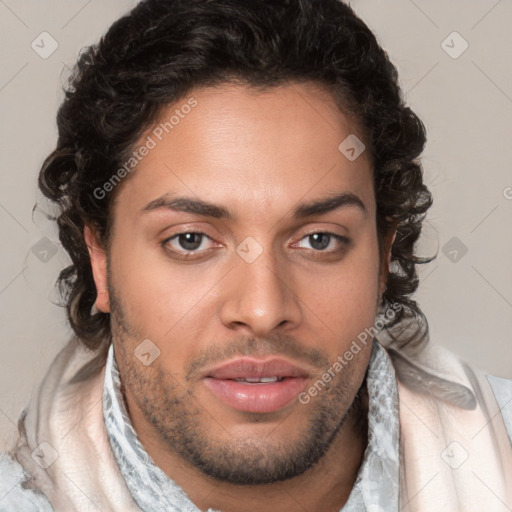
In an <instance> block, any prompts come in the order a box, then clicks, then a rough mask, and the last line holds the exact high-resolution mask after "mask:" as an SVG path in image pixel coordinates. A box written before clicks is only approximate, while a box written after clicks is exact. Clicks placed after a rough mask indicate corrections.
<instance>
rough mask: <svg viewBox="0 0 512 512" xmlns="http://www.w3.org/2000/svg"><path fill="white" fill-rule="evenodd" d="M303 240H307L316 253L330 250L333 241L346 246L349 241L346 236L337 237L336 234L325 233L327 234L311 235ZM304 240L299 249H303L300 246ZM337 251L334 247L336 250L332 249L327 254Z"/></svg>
mask: <svg viewBox="0 0 512 512" xmlns="http://www.w3.org/2000/svg"><path fill="white" fill-rule="evenodd" d="M302 240H307V241H308V242H309V243H310V245H311V247H312V248H313V249H314V250H316V251H325V250H326V249H328V248H329V246H330V245H331V242H332V241H333V240H334V241H335V242H337V243H338V244H340V243H341V244H346V243H347V239H346V238H345V237H344V236H341V235H337V234H335V233H325V232H319V233H311V234H310V235H306V236H305V237H304V238H302ZM302 240H301V241H300V242H299V243H298V245H299V247H303V246H301V245H300V244H301V242H302ZM335 245H336V244H335ZM306 249H307V247H306ZM336 250H337V248H336V247H334V248H333V247H331V248H330V249H328V250H327V251H326V252H330V251H336Z"/></svg>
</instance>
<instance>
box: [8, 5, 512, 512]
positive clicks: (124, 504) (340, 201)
mask: <svg viewBox="0 0 512 512" xmlns="http://www.w3.org/2000/svg"><path fill="white" fill-rule="evenodd" d="M58 127H59V139H58V143H57V148H56V149H55V151H54V152H53V153H52V154H51V155H50V156H49V157H48V158H47V160H46V161H45V163H44V165H43V168H42V170H41V174H40V181H39V183H40V187H41V189H42V191H43V193H44V194H45V195H46V196H47V197H48V198H50V199H51V200H53V201H54V202H55V203H56V205H57V207H58V208H59V216H58V225H59V229H60V239H61V242H62V244H63V246H64V247H65V248H66V250H67V251H68V253H69V254H70V257H71V260H72V265H71V266H70V267H68V268H66V269H65V270H63V272H62V274H61V276H60V284H61V287H62V290H63V292H64V293H65V301H66V305H67V311H68V317H69V321H70V324H71V326H72V328H73V330H74V332H75V334H76V337H75V339H73V340H72V341H71V342H70V343H69V344H68V345H67V346H66V347H65V348H64V350H63V351H62V352H61V353H60V354H59V355H58V356H57V358H56V359H55V361H54V363H53V364H52V366H51V368H50V369H49V372H48V374H47V376H46V378H45V379H44V381H43V383H42V386H41V388H40V389H39V391H38V393H36V394H35V395H34V398H33V400H32V401H31V403H30V404H29V406H28V407H27V409H25V411H24V413H23V414H22V417H21V419H20V423H19V430H20V439H19V442H18V443H17V446H15V447H13V449H12V451H11V452H10V453H9V454H7V455H5V456H4V457H3V459H2V463H1V466H0V467H1V474H2V484H1V485H0V490H1V492H0V510H9V511H11V510H45V511H46V510H56V511H72V510H76V511H89V510H101V511H123V512H124V511H130V510H144V511H160V510H162V511H163V510H165V511H169V510H174V511H198V510H222V511H223V512H234V511H237V512H245V511H252V510H258V511H262V512H267V511H276V510H287V511H297V512H298V511H308V512H334V511H339V510H343V511H369V512H370V511H386V512H388V511H395V510H396V511H398V510H404V511H426V510H439V509H443V510H450V511H472V510H475V511H476V510H478V511H480V510H482V508H483V507H484V506H485V507H486V509H488V510H493V511H502V510H503V511H504V510H510V509H511V508H510V507H511V506H512V445H511V441H510V439H511V437H512V418H511V414H510V408H507V404H508V402H509V401H510V400H512V385H511V383H510V382H507V381H505V380H503V379H497V378H492V377H487V376H485V375H483V374H482V373H481V372H479V371H478V370H475V369H472V368H470V367H469V366H468V365H466V364H465V363H463V362H461V361H459V360H458V359H457V358H455V357H454V356H453V355H451V354H449V353H447V352H444V351H441V349H440V348H437V347H435V346H434V345H432V343H431V342H429V340H428V327H427V323H426V320H425V318H424V316H423V314H422V312H421V310H420V309H419V307H418V305H417V304H416V303H415V301H414V300H413V299H412V298H411V295H412V294H413V293H414V291H415V290H416V288H417V285H418V279H417V274H416V264H418V263H422V262H424V260H421V259H419V258H417V257H416V256H415V254H414V244H415V242H416V241H417V239H418V237H419V234H420V231H421V224H422V220H423V218H424V216H425V214H426V212H427V210H428V208H429V207H430V205H431V202H432V200H431V196H430V193H429V191H428V189H427V188H426V186H425V185H424V184H423V178H422V170H421V166H420V163H419V161H418V156H419V155H420V153H421V151H422V149H423V146H424V144H425V131H424V127H423V125H422V123H421V121H420V120H419V119H418V118H417V117H416V115H415V114H414V113H413V112H412V111H411V110H410V109H409V108H408V107H407V106H405V105H404V103H403V100H402V99H401V95H400V89H399V87H398V85H397V75H396V70H395V68H394V67H393V66H392V64H391V63H390V62H389V60H388V58H387V55H386V54H385V52H384V51H383V50H382V49H381V48H380V47H379V46H378V44H377V42H376V40H375V38H374V36H373V35H372V33H371V32H370V31H369V29H368V28H367V27H366V26H365V24H364V23H363V22H362V21H361V20H359V19H358V18H357V17H356V16H355V14H354V13H353V11H352V10H351V8H350V7H348V6H347V5H344V4H343V3H340V2H338V1H337V0H322V1H315V0H293V1H286V0H279V1H273V2H265V1H263V0H258V1H256V0H253V1H251V2H242V1H240V0H211V1H208V2H205V1H204V0H187V2H182V1H179V0H146V1H143V2H141V3H140V4H139V5H138V6H137V7H136V8H135V9H134V10H133V11H132V12H131V13H130V14H129V15H127V16H126V17H124V18H122V19H120V20H118V21H117V22H116V23H114V25H112V27H111V28H110V30H109V31H108V33H107V34H106V35H105V36H104V37H103V38H102V40H101V41H100V43H99V44H98V45H97V46H92V47H90V48H89V49H88V50H87V51H86V52H84V53H83V54H82V55H81V57H80V59H79V62H78V64H77V67H76V70H75V74H74V76H73V78H72V80H71V84H70V87H69V89H68V92H67V95H66V99H65V101H64V103H63V104H62V106H61V108H60V110H59V114H58ZM2 497H3V499H2Z"/></svg>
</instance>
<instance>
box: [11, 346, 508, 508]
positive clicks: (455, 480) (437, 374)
mask: <svg viewBox="0 0 512 512" xmlns="http://www.w3.org/2000/svg"><path fill="white" fill-rule="evenodd" d="M389 353H390V355H391V356H392V360H393V363H394V365H395V369H396V371H397V375H398V376H399V379H400V380H399V382H398V390H399V401H400V416H399V418H400V452H401V456H402V459H403V460H402V464H401V473H402V474H401V477H400V511H401V512H402V511H403V512H430V511H432V512H434V511H436V512H438V511H439V510H446V511H449V512H473V511H474V512H482V511H483V510H486V511H492V512H502V511H503V512H505V511H510V510H512V447H511V443H510V440H509V437H508V434H507V431H506V428H505V424H504V421H503V418H502V415H501V413H500V409H499V406H498V404H497V402H496V399H495V398H494V394H493V391H492V388H491V386H490V385H489V382H488V381H487V379H486V377H485V376H484V375H483V374H481V373H479V372H475V371H474V370H471V369H470V368H469V367H467V366H466V365H464V363H461V362H460V361H459V360H458V359H457V358H455V357H454V356H453V355H451V354H450V353H449V352H447V351H443V350H441V349H439V348H434V347H430V346H429V348H427V349H425V350H423V351H422V353H421V354H420V355H419V356H415V358H414V359H409V358H407V357H405V356H404V355H403V353H401V352H398V351H394V350H393V349H391V350H390V352H389ZM77 374H78V376H79V377H78V378H77ZM447 376H449V379H448V378H447ZM104 380H105V366H104V357H103V361H102V360H101V357H100V358H98V355H97V354H95V353H91V352H89V351H87V350H86V349H84V348H83V347H82V345H81V344H80V343H79V342H77V341H72V342H71V343H70V344H69V345H67V346H66V347H65V349H64V350H63V351H62V352H61V353H60V354H59V355H58V356H57V358H56V360H55V362H54V363H53V365H52V367H51V370H50V371H49V373H48V375H47V376H46V377H45V380H44V381H43V384H42V386H41V387H40V389H39V390H38V392H37V393H36V394H35V395H34V396H33V398H32V400H31V403H30V405H29V407H28V409H27V413H26V415H25V416H24V418H22V421H20V426H21V428H20V441H19V443H18V447H17V451H16V457H17V459H18V461H19V462H20V463H21V464H22V465H23V467H24V469H25V471H26V472H27V473H28V474H30V475H31V476H32V482H31V486H32V488H34V489H37V490H39V491H41V492H42V493H44V494H45V495H46V496H47V497H48V499H49V501H50V502H51V504H52V506H53V508H54V510H55V512H64V511H66V512H73V511H76V512H88V511H97V510H98V508H99V509H100V510H101V511H102V512H109V511H111V512H132V511H140V508H139V507H138V506H137V505H136V503H135V501H134V500H133V498H132V496H131V494H130V492H129V490H128V488H127V486H126V482H125V480H124V478H123V476H122V474H121V473H120V470H119V466H118V465H117V462H116V460H115V457H114V455H113V452H112V449H111V447H110V444H109V440H108V436H107V432H106V429H105V423H104V418H103V407H102V396H103V386H104ZM70 381H71V383H70ZM42 442H46V443H48V444H49V445H50V446H51V447H52V448H53V449H55V450H56V452H57V455H58V457H57V459H56V460H55V461H54V462H53V463H52V464H51V465H50V466H49V467H48V468H47V469H44V468H42V467H41V465H40V464H38V463H36V461H35V459H34V458H33V457H32V452H33V450H34V449H35V448H36V447H38V446H40V444H41V443H42ZM42 450H43V452H45V450H47V448H45V445H42ZM47 456H48V457H50V460H51V459H53V458H54V456H55V454H54V453H53V452H52V451H49V452H48V453H46V452H45V453H44V457H47ZM466 456H467V458H466ZM44 457H43V460H44ZM463 459H465V460H463ZM176 510H180V512H185V510H184V509H179V508H176ZM367 510H368V511H369V512H373V511H372V507H371V506H370V507H369V508H367ZM386 512H388V511H386ZM389 512H394V511H389Z"/></svg>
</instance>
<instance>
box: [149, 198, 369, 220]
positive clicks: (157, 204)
mask: <svg viewBox="0 0 512 512" xmlns="http://www.w3.org/2000/svg"><path fill="white" fill-rule="evenodd" d="M345 207H356V208H358V209H359V210H360V211H361V212H362V213H364V214H365V216H366V214H367V210H366V207H365V205H364V203H363V201H362V200H361V199H360V198H359V197H358V196H356V195H355V194H353V193H351V192H343V193H339V194H334V195H328V196H327V197H324V198H321V199H316V200H314V201H310V202H309V203H301V204H299V205H298V206H296V207H295V209H294V210H293V217H294V218H295V219H303V218H305V217H311V216H313V215H324V214H326V213H329V212H331V211H334V210H337V209H339V208H345ZM159 209H167V210H172V211H176V212H185V213H192V214H196V215H202V216H204V217H213V218H216V219H226V220H235V219H236V215H234V214H233V213H232V212H231V211H230V210H229V209H228V208H225V207H224V206H221V205H218V204H215V203H211V202H208V201H204V200H202V199H197V198H193V197H183V196H182V197H172V196H170V195H169V194H165V195H163V196H161V197H159V198H157V199H154V200H153V201H150V202H149V203H148V204H147V205H146V206H144V207H143V208H142V209H141V210H140V211H141V213H146V212H151V211H154V210H159Z"/></svg>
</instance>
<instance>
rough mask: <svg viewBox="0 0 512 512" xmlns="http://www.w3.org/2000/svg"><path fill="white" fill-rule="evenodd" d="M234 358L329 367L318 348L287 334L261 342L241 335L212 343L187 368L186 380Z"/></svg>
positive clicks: (319, 368)
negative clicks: (285, 360)
mask: <svg viewBox="0 0 512 512" xmlns="http://www.w3.org/2000/svg"><path fill="white" fill-rule="evenodd" d="M236 356H252V357H266V356H287V357H289V358H290V359H292V360H294V361H297V362H299V361H301V362H304V363H307V364H308V365H310V366H313V367H315V368H317V369H318V370H319V371H321V370H322V369H323V368H326V367H328V366H329V359H328V358H327V357H326V356H325V355H324V354H323V353H322V352H321V351H320V350H318V349H316V348H312V347H308V346H307V345H305V344H304V343H302V342H299V341H297V339H296V338H295V337H293V336H290V335H287V334H273V335H271V336H267V337H265V338H263V339H258V338H255V337H252V336H242V337H238V338H235V339H233V340H231V341H229V342H227V343H222V344H215V345H212V346H211V347H208V348H207V349H205V350H204V351H202V352H200V353H199V354H198V355H197V356H196V357H194V359H193V360H192V361H191V362H190V363H189V364H188V365H187V369H186V372H185V376H186V377H185V378H186V380H190V379H193V378H194V377H195V376H196V374H197V373H198V372H200V371H201V369H202V368H204V367H205V366H206V365H212V364H216V363H222V362H224V361H227V360H229V359H232V358H234V357H236Z"/></svg>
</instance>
